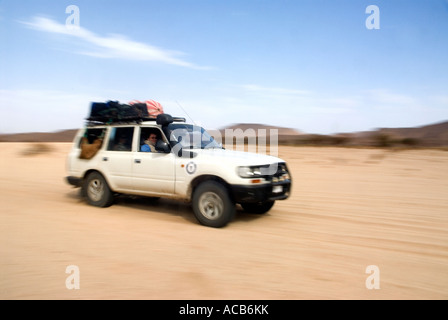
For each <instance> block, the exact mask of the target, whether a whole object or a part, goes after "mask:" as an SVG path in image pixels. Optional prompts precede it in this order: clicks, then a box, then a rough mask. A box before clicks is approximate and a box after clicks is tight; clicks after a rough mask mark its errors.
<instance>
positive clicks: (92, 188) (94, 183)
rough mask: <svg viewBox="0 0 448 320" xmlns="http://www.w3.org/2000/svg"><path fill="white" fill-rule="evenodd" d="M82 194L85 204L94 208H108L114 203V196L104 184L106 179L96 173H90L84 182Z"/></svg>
mask: <svg viewBox="0 0 448 320" xmlns="http://www.w3.org/2000/svg"><path fill="white" fill-rule="evenodd" d="M83 194H84V195H85V196H86V198H87V202H88V203H89V204H90V205H92V206H96V207H102V208H105V207H109V206H111V205H112V203H113V201H114V195H113V193H112V191H111V190H110V188H109V185H108V184H107V182H106V179H104V177H103V176H102V175H101V174H100V173H98V172H92V173H91V174H89V175H88V176H87V178H86V180H85V182H84V186H83Z"/></svg>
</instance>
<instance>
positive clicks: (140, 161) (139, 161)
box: [134, 159, 142, 163]
mask: <svg viewBox="0 0 448 320" xmlns="http://www.w3.org/2000/svg"><path fill="white" fill-rule="evenodd" d="M134 162H135V163H142V160H141V159H135V160H134Z"/></svg>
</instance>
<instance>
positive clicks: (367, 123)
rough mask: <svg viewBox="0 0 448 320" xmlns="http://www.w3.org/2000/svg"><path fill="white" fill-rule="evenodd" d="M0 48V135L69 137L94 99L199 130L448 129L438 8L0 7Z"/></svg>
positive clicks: (238, 1)
mask: <svg viewBox="0 0 448 320" xmlns="http://www.w3.org/2000/svg"><path fill="white" fill-rule="evenodd" d="M70 5H75V6H77V7H78V8H79V18H80V20H79V28H78V29H75V30H72V29H71V28H70V27H67V26H66V21H67V18H69V17H70V13H66V8H67V7H68V6H70ZM369 5H376V6H377V7H378V9H379V18H380V20H379V29H368V28H367V27H366V20H367V19H368V18H369V16H370V13H366V8H367V7H368V6H369ZM69 22H70V23H73V22H74V21H73V20H71V19H69ZM0 43H1V45H0V111H1V117H0V133H13V132H32V131H41V132H48V131H56V130H61V129H72V128H78V127H80V126H82V125H83V124H84V119H85V118H86V117H87V115H88V111H89V107H90V103H91V102H92V101H107V100H119V101H121V102H128V101H131V100H134V99H138V100H147V99H154V100H157V101H159V102H161V103H162V105H163V106H164V109H165V112H167V113H171V114H173V115H176V116H186V117H187V118H189V117H191V118H192V119H193V120H194V121H196V122H197V123H200V124H202V125H203V126H204V127H206V128H210V129H217V128H221V127H223V126H226V125H229V124H232V123H239V122H245V123H263V124H269V125H278V126H283V127H292V128H296V129H298V130H301V131H304V132H308V133H324V134H326V133H335V132H352V131H361V130H371V129H375V128H378V127H410V126H420V125H425V124H430V123H436V122H440V121H444V120H448V0H429V1H423V0H421V1H404V0H387V1H386V0H369V1H364V0H325V1H324V0H289V1H288V0H158V1H155V0H152V1H151V0H150V1H147V0H145V1H143V0H141V1H139V0H127V1H114V0H107V1H106V0H101V1H100V0H89V1H84V0H70V1H61V0H52V1H51V0H20V1H17V0H0ZM184 110H185V111H184Z"/></svg>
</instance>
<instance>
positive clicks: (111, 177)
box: [99, 126, 135, 192]
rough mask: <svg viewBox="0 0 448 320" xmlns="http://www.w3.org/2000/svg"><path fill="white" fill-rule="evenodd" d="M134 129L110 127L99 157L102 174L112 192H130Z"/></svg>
mask: <svg viewBox="0 0 448 320" xmlns="http://www.w3.org/2000/svg"><path fill="white" fill-rule="evenodd" d="M134 131H135V128H134V127H132V126H128V127H127V126H125V127H112V128H110V133H109V136H108V139H107V141H106V142H107V145H106V148H105V150H103V152H102V153H101V155H100V159H99V161H100V162H101V164H100V166H101V171H103V172H104V174H105V176H106V179H107V181H108V182H109V185H110V187H111V188H112V190H114V191H117V192H132V189H133V185H132V165H133V157H132V153H133V152H132V145H133V144H132V142H133V139H134Z"/></svg>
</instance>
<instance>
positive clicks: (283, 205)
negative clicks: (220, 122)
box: [0, 143, 448, 300]
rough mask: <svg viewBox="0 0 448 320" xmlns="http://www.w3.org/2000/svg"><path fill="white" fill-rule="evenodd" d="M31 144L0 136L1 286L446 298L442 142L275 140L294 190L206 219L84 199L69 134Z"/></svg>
mask: <svg viewBox="0 0 448 320" xmlns="http://www.w3.org/2000/svg"><path fill="white" fill-rule="evenodd" d="M31 146H32V145H31V144H27V143H22V144H21V143H2V144H0V153H1V157H0V170H1V171H0V203H1V213H0V298H1V299H166V300H178V299H207V300H208V299H211V300H215V299H238V300H239V299H256V300H258V299H270V300H280V299H281V300H296V299H297V300H299V299H447V298H448V276H447V275H448V152H443V151H435V150H426V151H399V152H394V151H385V150H375V149H338V148H294V147H281V148H280V156H281V157H282V158H284V159H285V160H287V161H288V163H289V166H290V169H291V171H292V175H293V178H294V186H293V193H292V196H291V198H290V199H288V200H286V201H279V202H277V203H276V205H275V206H274V208H273V209H272V210H271V211H270V212H269V213H268V214H266V215H264V216H257V215H250V214H245V213H243V212H239V213H238V215H237V217H236V218H235V220H234V221H233V222H232V223H231V224H229V225H228V226H227V227H226V228H223V229H212V228H207V227H203V226H201V225H199V224H198V223H197V222H196V220H195V218H194V216H193V213H192V211H191V208H190V207H189V206H188V205H186V204H183V203H178V202H175V201H171V200H163V199H162V200H160V201H159V202H156V203H153V202H151V201H149V200H148V199H130V198H124V199H119V202H118V203H117V204H115V205H114V206H112V207H110V208H107V209H100V208H95V207H91V206H88V205H87V204H86V203H84V202H83V201H82V200H81V198H80V196H79V189H74V188H72V187H70V186H69V185H68V184H67V183H66V182H65V181H64V177H65V157H66V154H67V152H68V150H69V148H70V144H64V143H60V144H51V147H52V150H50V151H49V152H47V153H45V154H40V155H26V151H28V150H30V147H31ZM70 265H76V266H77V267H78V268H79V280H80V281H79V284H80V289H78V290H76V289H74V290H69V289H67V287H66V280H67V278H69V277H72V275H74V274H70V273H66V271H67V267H68V266H70ZM371 265H374V266H377V267H378V269H377V272H375V273H373V274H371V276H372V277H375V281H376V282H375V281H374V282H369V283H372V284H379V287H380V288H379V289H368V288H367V286H366V280H367V278H368V277H369V275H370V273H369V274H368V273H366V268H367V267H368V266H371ZM69 271H70V270H69ZM69 279H71V278H69Z"/></svg>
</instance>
